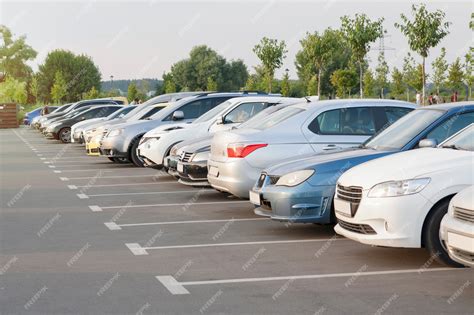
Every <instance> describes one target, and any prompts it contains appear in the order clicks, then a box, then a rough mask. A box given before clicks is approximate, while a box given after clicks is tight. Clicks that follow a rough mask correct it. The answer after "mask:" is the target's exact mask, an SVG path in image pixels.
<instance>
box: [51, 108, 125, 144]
mask: <svg viewBox="0 0 474 315" xmlns="http://www.w3.org/2000/svg"><path fill="white" fill-rule="evenodd" d="M120 108H122V106H119V105H103V106H93V107H92V108H89V109H88V110H86V111H84V112H81V113H79V114H77V115H74V116H73V117H69V118H65V119H61V120H58V121H56V122H54V123H52V124H50V125H49V126H48V128H46V137H47V138H52V139H56V140H61V142H62V143H69V142H71V126H72V125H74V124H76V123H78V122H80V121H84V120H88V119H92V118H98V117H105V116H108V115H110V114H112V113H113V112H115V111H117V110H119V109H120Z"/></svg>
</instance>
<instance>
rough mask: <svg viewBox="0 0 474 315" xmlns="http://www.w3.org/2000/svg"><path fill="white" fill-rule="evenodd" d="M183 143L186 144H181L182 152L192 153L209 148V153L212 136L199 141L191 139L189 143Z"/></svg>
mask: <svg viewBox="0 0 474 315" xmlns="http://www.w3.org/2000/svg"><path fill="white" fill-rule="evenodd" d="M185 142H186V143H184V142H181V143H182V144H184V145H183V146H182V149H183V151H186V152H190V153H194V152H196V151H199V150H203V149H205V148H209V151H210V150H211V149H210V146H211V142H212V136H206V137H202V138H199V139H192V140H190V141H185Z"/></svg>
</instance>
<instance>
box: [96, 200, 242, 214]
mask: <svg viewBox="0 0 474 315" xmlns="http://www.w3.org/2000/svg"><path fill="white" fill-rule="evenodd" d="M228 203H246V204H248V203H249V202H248V200H236V201H210V202H194V203H192V202H188V203H155V204H150V205H121V206H107V207H99V206H97V205H93V206H89V208H90V209H91V210H92V211H94V212H95V211H102V210H107V209H122V208H148V207H173V206H188V207H192V206H200V205H215V204H228ZM94 209H95V210H94Z"/></svg>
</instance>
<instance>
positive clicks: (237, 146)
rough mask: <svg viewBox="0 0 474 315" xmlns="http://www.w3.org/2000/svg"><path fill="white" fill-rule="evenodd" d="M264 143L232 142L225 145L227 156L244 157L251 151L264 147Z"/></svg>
mask: <svg viewBox="0 0 474 315" xmlns="http://www.w3.org/2000/svg"><path fill="white" fill-rule="evenodd" d="M267 145H268V144H266V143H255V144H244V143H233V144H229V145H228V146H227V156H228V157H230V158H244V157H246V156H247V155H249V154H250V153H252V152H253V151H255V150H257V149H260V148H263V147H266V146H267Z"/></svg>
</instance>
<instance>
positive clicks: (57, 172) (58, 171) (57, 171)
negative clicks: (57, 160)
mask: <svg viewBox="0 0 474 315" xmlns="http://www.w3.org/2000/svg"><path fill="white" fill-rule="evenodd" d="M53 173H56V174H59V173H62V172H61V171H60V170H54V171H53Z"/></svg>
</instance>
